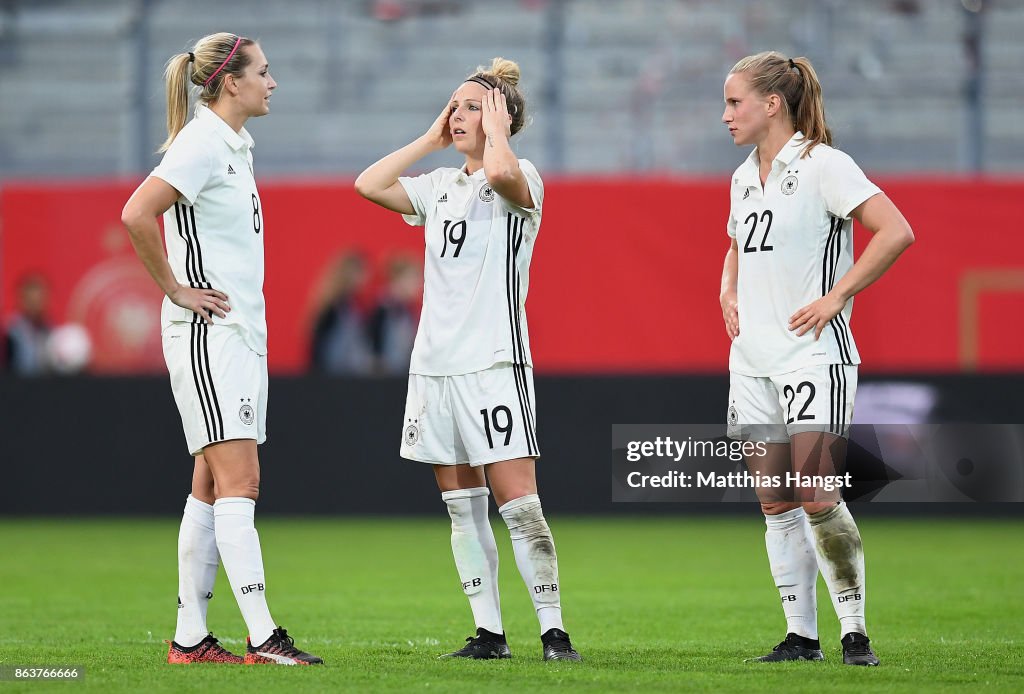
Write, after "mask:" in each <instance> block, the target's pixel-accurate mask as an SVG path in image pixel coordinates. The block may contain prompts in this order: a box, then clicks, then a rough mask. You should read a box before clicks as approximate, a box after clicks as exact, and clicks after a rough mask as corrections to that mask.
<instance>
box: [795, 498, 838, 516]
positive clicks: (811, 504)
mask: <svg viewBox="0 0 1024 694" xmlns="http://www.w3.org/2000/svg"><path fill="white" fill-rule="evenodd" d="M835 505H836V502H835V501H805V502H804V503H803V504H802V506H803V507H804V513H806V514H807V515H808V516H814V515H817V514H819V513H821V512H822V511H827V510H829V509H830V508H834V507H835Z"/></svg>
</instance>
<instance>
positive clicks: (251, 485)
mask: <svg viewBox="0 0 1024 694" xmlns="http://www.w3.org/2000/svg"><path fill="white" fill-rule="evenodd" d="M217 490H218V494H217V498H218V499H223V498H228V497H241V498H243V499H252V500H253V501H257V500H259V498H260V480H259V477H255V478H246V479H239V480H233V481H232V482H231V483H230V484H221V485H218V487H217Z"/></svg>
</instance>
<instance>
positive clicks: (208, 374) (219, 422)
mask: <svg viewBox="0 0 1024 694" xmlns="http://www.w3.org/2000/svg"><path fill="white" fill-rule="evenodd" d="M200 328H201V329H202V332H203V357H204V361H205V366H206V378H207V379H208V380H209V382H210V394H211V396H212V397H213V411H214V413H215V414H216V415H217V424H216V428H217V430H218V431H219V432H220V433H219V434H218V436H217V440H218V441H220V440H223V438H224V417H223V416H222V415H221V411H220V401H219V400H218V399H217V389H216V388H214V387H213V373H212V372H211V370H210V348H209V331H210V326H209V325H207V324H206V323H202V324H201V325H200Z"/></svg>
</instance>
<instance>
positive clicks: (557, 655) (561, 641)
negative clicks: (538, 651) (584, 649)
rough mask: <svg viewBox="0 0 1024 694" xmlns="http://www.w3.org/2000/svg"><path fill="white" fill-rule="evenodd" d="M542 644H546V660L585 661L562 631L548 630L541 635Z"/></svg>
mask: <svg viewBox="0 0 1024 694" xmlns="http://www.w3.org/2000/svg"><path fill="white" fill-rule="evenodd" d="M540 642H541V643H543V644H544V660H575V661H580V660H583V658H582V657H581V656H580V654H579V653H577V652H576V651H575V650H574V649H573V647H572V643H571V642H570V641H569V635H568V634H566V633H565V632H564V631H562V630H561V629H548V630H547V631H545V632H544V633H543V634H541V637H540Z"/></svg>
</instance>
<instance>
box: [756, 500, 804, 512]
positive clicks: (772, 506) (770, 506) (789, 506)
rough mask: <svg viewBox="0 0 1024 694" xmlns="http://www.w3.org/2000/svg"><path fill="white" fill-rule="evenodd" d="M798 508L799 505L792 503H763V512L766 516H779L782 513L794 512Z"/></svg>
mask: <svg viewBox="0 0 1024 694" xmlns="http://www.w3.org/2000/svg"><path fill="white" fill-rule="evenodd" d="M797 506H799V504H796V503H794V502H792V501H769V502H764V501H762V502H761V512H762V513H763V514H764V515H766V516H777V515H779V514H780V513H785V512H787V511H792V510H793V509H795V508H796V507H797Z"/></svg>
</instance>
